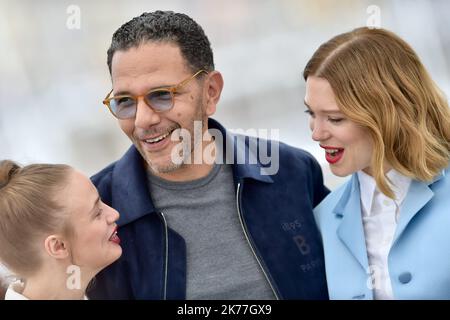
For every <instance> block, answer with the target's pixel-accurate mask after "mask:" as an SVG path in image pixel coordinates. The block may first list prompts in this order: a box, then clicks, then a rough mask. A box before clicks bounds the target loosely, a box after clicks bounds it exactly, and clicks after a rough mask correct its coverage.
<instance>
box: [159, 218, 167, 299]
mask: <svg viewBox="0 0 450 320" xmlns="http://www.w3.org/2000/svg"><path fill="white" fill-rule="evenodd" d="M159 215H160V216H161V219H162V221H163V224H164V241H165V243H164V247H165V248H164V251H165V252H164V255H165V257H164V291H163V300H167V271H168V265H169V234H168V231H167V221H166V217H164V213H162V212H159Z"/></svg>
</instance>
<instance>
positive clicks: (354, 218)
mask: <svg viewBox="0 0 450 320" xmlns="http://www.w3.org/2000/svg"><path fill="white" fill-rule="evenodd" d="M333 212H334V213H335V214H336V215H337V217H338V218H339V217H340V218H341V219H342V221H341V223H340V225H339V227H338V229H337V234H338V237H339V239H340V240H341V241H342V242H343V243H344V244H345V246H346V247H347V249H348V250H349V251H350V252H351V254H352V255H353V256H354V257H355V259H356V260H357V261H358V262H359V264H360V265H361V267H362V268H363V269H364V271H367V270H366V269H367V266H368V265H369V263H368V259H367V250H366V242H365V238H364V228H363V224H362V218H361V200H360V190H359V182H358V178H357V176H356V174H354V175H353V176H352V179H351V181H350V183H349V185H348V187H347V188H346V190H345V191H344V192H343V194H342V197H341V199H340V200H339V202H338V204H337V205H336V207H335V209H334V210H333Z"/></svg>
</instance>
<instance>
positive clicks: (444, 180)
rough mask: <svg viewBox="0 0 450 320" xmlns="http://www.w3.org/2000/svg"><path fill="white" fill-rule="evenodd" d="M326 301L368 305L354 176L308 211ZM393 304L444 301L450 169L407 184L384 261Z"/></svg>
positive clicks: (448, 281) (448, 291)
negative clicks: (321, 257) (318, 241)
mask: <svg viewBox="0 0 450 320" xmlns="http://www.w3.org/2000/svg"><path fill="white" fill-rule="evenodd" d="M314 215H315V218H316V222H317V224H318V226H319V229H320V232H321V235H322V240H323V244H324V250H325V266H326V274H327V283H328V291H329V294H330V299H373V292H372V289H371V286H370V284H371V277H370V272H369V269H368V258H367V251H366V245H365V238H364V228H363V224H362V217H361V216H362V214H361V201H360V188H359V181H358V176H357V174H353V176H352V177H351V179H350V180H349V181H348V182H347V183H345V184H344V185H343V186H341V187H340V188H338V189H337V190H335V191H333V192H332V193H330V194H329V195H328V196H327V197H326V198H325V199H324V200H323V201H322V202H321V203H320V204H319V205H318V206H317V207H316V209H315V210H314ZM388 265H389V274H390V278H391V284H392V291H393V294H394V298H395V299H450V169H449V168H447V169H446V170H444V171H443V172H442V173H441V174H440V175H439V176H437V177H436V178H435V179H434V180H433V182H431V183H423V182H420V181H415V180H413V181H412V182H411V185H410V188H409V191H408V194H407V196H406V198H405V200H404V202H403V205H402V209H401V212H400V217H399V221H398V225H397V229H396V232H395V235H394V239H393V242H392V247H391V249H390V251H389V256H388Z"/></svg>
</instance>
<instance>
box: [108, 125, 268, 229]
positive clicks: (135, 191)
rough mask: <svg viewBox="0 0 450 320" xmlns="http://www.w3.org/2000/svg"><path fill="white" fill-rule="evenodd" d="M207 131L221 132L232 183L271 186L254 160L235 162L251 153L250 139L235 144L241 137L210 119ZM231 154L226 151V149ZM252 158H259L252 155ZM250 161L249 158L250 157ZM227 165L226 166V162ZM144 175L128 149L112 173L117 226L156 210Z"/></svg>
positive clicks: (137, 155)
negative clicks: (230, 164) (251, 180)
mask: <svg viewBox="0 0 450 320" xmlns="http://www.w3.org/2000/svg"><path fill="white" fill-rule="evenodd" d="M208 128H209V129H216V130H218V131H220V133H221V134H222V137H224V139H223V144H224V147H223V150H224V151H225V154H227V155H228V156H229V157H230V159H229V160H231V159H232V168H233V176H234V182H235V184H237V183H238V182H240V181H242V180H244V179H246V178H249V179H254V180H258V181H262V182H267V183H271V182H273V180H272V178H271V177H270V176H269V175H266V174H265V169H264V166H263V165H262V164H261V163H260V162H259V160H258V161H257V163H256V164H250V163H247V162H248V161H245V163H238V160H239V159H248V158H247V157H246V155H248V154H250V152H252V150H251V149H250V148H249V139H250V138H249V137H245V144H243V143H237V140H238V139H241V138H243V136H238V135H233V134H231V133H230V132H227V131H226V129H225V128H224V127H223V126H222V125H221V124H220V123H219V122H217V121H215V120H213V119H209V120H208ZM227 147H228V148H232V150H233V151H234V152H228V153H227V149H226V148H227ZM254 156H255V157H254V159H258V157H257V155H254ZM250 159H251V158H250ZM227 163H229V162H228V161H227ZM147 183H148V182H147V173H146V169H145V166H144V160H143V158H142V157H141V155H140V153H139V151H138V150H137V149H136V148H135V146H134V145H133V146H131V147H130V148H129V149H128V151H127V152H126V153H125V155H124V156H123V157H122V158H121V159H119V160H118V161H117V163H116V165H115V166H114V169H113V172H112V191H111V192H112V200H111V204H112V206H113V207H114V208H116V209H117V210H118V211H119V212H120V218H119V221H118V225H119V226H122V225H125V224H128V223H130V222H132V221H134V220H137V219H139V218H141V217H143V216H145V215H147V214H150V213H152V212H155V211H156V208H155V206H154V204H153V201H152V200H151V196H150V191H149V189H148V184H147Z"/></svg>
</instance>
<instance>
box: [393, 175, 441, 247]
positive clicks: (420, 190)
mask: <svg viewBox="0 0 450 320" xmlns="http://www.w3.org/2000/svg"><path fill="white" fill-rule="evenodd" d="M437 180H438V179H436V180H435V181H437ZM433 196H434V192H433V191H432V190H431V189H430V188H429V186H428V185H427V184H426V183H424V182H420V181H417V180H413V181H411V185H410V187H409V190H408V194H407V195H406V198H405V201H404V202H403V205H402V208H401V211H400V217H399V221H398V225H397V229H396V230H395V234H394V240H393V242H392V245H395V243H396V242H397V240H398V239H399V237H400V236H401V235H402V233H403V231H405V228H406V227H407V225H408V224H409V222H410V221H411V220H412V219H413V218H414V216H415V215H416V214H417V213H418V212H419V211H420V210H421V209H422V208H423V207H424V206H425V205H426V204H427V203H428V202H429V201H430V200H431V199H432V198H433Z"/></svg>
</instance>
